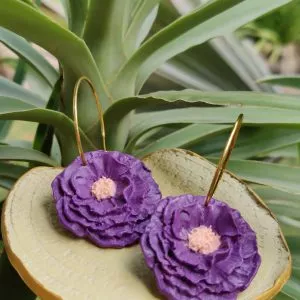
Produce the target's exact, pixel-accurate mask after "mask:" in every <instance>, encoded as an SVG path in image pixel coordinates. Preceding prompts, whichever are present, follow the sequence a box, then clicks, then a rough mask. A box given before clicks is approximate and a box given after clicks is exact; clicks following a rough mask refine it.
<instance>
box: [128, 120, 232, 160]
mask: <svg viewBox="0 0 300 300" xmlns="http://www.w3.org/2000/svg"><path fill="white" fill-rule="evenodd" d="M229 127H231V126H222V125H210V124H192V125H188V126H186V127H184V128H182V129H179V130H176V131H175V132H172V133H170V134H168V135H165V136H163V137H161V138H159V139H157V140H155V141H154V142H152V143H148V145H147V146H146V147H144V148H143V149H141V150H138V151H133V150H134V149H129V148H125V152H128V153H134V155H135V156H138V157H143V156H145V155H147V154H149V153H151V152H154V151H156V150H158V149H164V148H184V147H186V146H188V145H193V144H195V143H199V142H200V141H201V140H202V139H203V138H209V137H211V136H213V135H215V134H216V133H219V132H222V131H224V130H225V129H226V128H229Z"/></svg>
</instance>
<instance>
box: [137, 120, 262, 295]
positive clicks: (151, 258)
mask: <svg viewBox="0 0 300 300" xmlns="http://www.w3.org/2000/svg"><path fill="white" fill-rule="evenodd" d="M242 120H243V115H240V116H239V118H238V120H237V122H236V124H235V126H234V129H233V131H232V133H231V136H230V138H229V140H228V143H227V145H226V148H225V150H224V153H223V155H222V157H221V159H220V162H219V165H218V167H217V170H216V172H215V175H214V178H213V180H212V184H211V186H210V189H209V192H208V194H207V196H206V197H204V196H193V195H181V196H175V197H167V198H165V199H163V200H162V201H160V203H159V204H158V207H157V209H156V211H155V213H154V215H153V216H152V218H151V221H150V222H149V224H148V226H147V227H146V230H145V233H144V234H143V236H142V238H141V247H142V250H143V254H144V257H145V260H146V263H147V265H148V267H149V268H150V269H152V270H153V272H154V274H155V277H156V281H157V285H158V287H159V289H160V291H161V292H162V293H163V294H164V295H165V296H166V297H167V298H168V299H172V300H189V299H195V300H198V299H199V300H200V299H211V300H216V299H222V300H224V299H226V300H233V299H236V298H237V294H238V293H240V292H242V291H243V290H245V289H246V288H247V287H248V286H249V284H250V283H251V281H252V279H253V278H254V276H255V274H256V272H257V270H258V268H259V266H260V263H261V258H260V255H259V254H258V247H257V241H256V234H255V232H254V231H253V230H252V229H251V227H250V226H249V224H248V223H247V222H246V221H245V220H244V219H243V217H242V216H241V214H240V213H239V212H238V211H237V210H235V209H233V208H231V207H229V206H228V205H227V204H226V203H224V202H221V201H218V200H215V199H212V196H213V194H214V192H215V190H216V188H217V185H218V183H219V181H220V178H221V176H222V174H223V171H224V168H225V166H226V163H227V161H228V159H229V156H230V153H231V151H232V149H233V147H234V144H235V142H236V139H237V135H238V132H239V130H240V127H241V124H242Z"/></svg>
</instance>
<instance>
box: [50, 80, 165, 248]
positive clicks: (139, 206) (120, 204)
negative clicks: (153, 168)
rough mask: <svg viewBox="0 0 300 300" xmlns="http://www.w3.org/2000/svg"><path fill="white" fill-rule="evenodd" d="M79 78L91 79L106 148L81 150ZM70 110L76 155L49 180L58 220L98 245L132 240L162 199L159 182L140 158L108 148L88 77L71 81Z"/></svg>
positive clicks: (101, 113) (137, 238)
mask: <svg viewBox="0 0 300 300" xmlns="http://www.w3.org/2000/svg"><path fill="white" fill-rule="evenodd" d="M82 81H86V82H87V83H88V84H89V86H90V87H91V88H92V90H93V94H94V96H95V100H96V104H97V109H98V113H99V119H100V124H101V134H102V140H103V148H104V150H97V151H93V152H88V153H84V152H83V149H82V144H81V140H80V132H79V126H78V117H77V95H78V89H79V86H80V84H81V82H82ZM73 114H74V128H75V133H76V140H77V145H78V150H79V153H80V156H79V157H77V158H76V159H75V160H74V161H73V162H72V163H71V164H70V165H69V166H67V167H66V168H65V169H64V170H63V171H62V172H61V173H60V174H59V175H58V176H57V177H56V178H55V179H54V181H53V182H52V191H53V197H54V200H55V205H56V210H57V214H58V219H59V221H60V223H61V224H62V225H63V227H64V228H66V229H67V230H69V231H70V232H72V233H73V234H74V235H76V236H77V237H81V238H86V239H88V240H91V241H92V242H93V243H95V244H96V245H97V246H100V247H113V248H121V247H125V246H129V245H131V244H134V243H136V242H137V241H138V240H139V239H140V237H141V235H142V233H143V232H144V231H145V227H146V225H147V224H148V222H149V220H150V217H151V215H152V214H153V213H154V211H155V209H156V207H157V205H158V203H159V201H160V200H161V193H160V190H159V188H158V185H157V184H156V183H155V181H154V180H153V178H152V176H151V172H150V170H148V169H147V168H146V166H145V165H144V164H143V163H142V162H141V161H140V160H138V159H136V158H134V157H133V156H131V155H128V154H124V153H121V152H117V151H106V145H105V127H104V121H103V112H102V109H101V106H100V102H99V98H98V96H97V93H96V91H95V89H94V86H93V84H92V82H91V81H90V80H89V79H88V78H86V77H81V78H80V79H79V80H78V82H77V83H76V85H75V89H74V97H73Z"/></svg>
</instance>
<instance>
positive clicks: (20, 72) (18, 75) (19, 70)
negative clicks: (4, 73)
mask: <svg viewBox="0 0 300 300" xmlns="http://www.w3.org/2000/svg"><path fill="white" fill-rule="evenodd" d="M25 75H26V63H25V61H24V60H23V59H22V58H19V60H18V64H17V67H16V71H15V74H14V77H13V81H14V82H15V83H17V84H20V85H22V83H23V81H24V79H25Z"/></svg>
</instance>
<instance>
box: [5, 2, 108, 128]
mask: <svg viewBox="0 0 300 300" xmlns="http://www.w3.org/2000/svg"><path fill="white" fill-rule="evenodd" d="M16 20H18V22H16ZM28 20H30V22H28ZM0 26H3V27H5V28H6V29H8V30H11V31H13V32H15V33H17V34H19V35H21V36H23V37H24V38H26V39H27V40H29V41H31V42H34V43H36V44H38V45H39V46H41V47H43V48H44V49H46V50H48V51H49V52H50V53H52V54H53V55H54V56H56V57H57V59H58V60H59V61H60V63H61V64H62V66H63V67H64V71H68V72H71V73H72V74H73V79H72V80H71V83H70V84H72V88H73V87H74V84H75V81H76V80H77V79H78V78H79V77H81V76H87V77H88V78H90V80H91V81H92V82H93V83H94V85H95V88H96V90H97V93H98V94H99V96H100V99H101V102H102V106H103V108H104V109H106V108H107V107H108V106H109V104H110V102H111V100H109V97H110V95H109V93H108V89H107V87H106V86H105V85H104V82H103V79H102V78H101V76H100V74H99V71H98V68H97V65H96V63H95V61H94V59H93V57H92V55H91V53H90V50H89V48H88V47H87V45H86V44H85V42H84V41H83V40H82V39H80V38H79V37H77V36H76V35H75V34H73V33H72V32H71V31H69V30H66V29H65V28H63V27H62V26H60V25H59V24H57V23H56V22H54V21H52V20H51V19H49V18H47V17H46V16H45V15H44V14H42V13H40V12H39V11H37V10H36V9H34V8H32V7H30V6H28V5H26V4H24V3H22V2H20V1H18V0H1V2H0ZM79 58H80V59H79ZM67 87H69V88H70V89H71V90H72V88H71V87H70V86H67ZM68 96H69V98H67V99H65V100H66V101H65V105H66V107H65V110H66V113H67V114H68V115H70V116H71V115H72V102H71V97H70V96H71V95H68ZM85 106H86V105H85ZM84 113H85V116H87V115H89V117H87V118H86V123H87V124H85V123H84V122H81V123H82V124H81V125H82V126H83V127H84V128H85V127H89V126H90V125H91V124H93V123H95V121H96V119H97V116H96V113H95V109H94V108H93V107H89V106H88V107H87V108H86V109H84Z"/></svg>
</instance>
